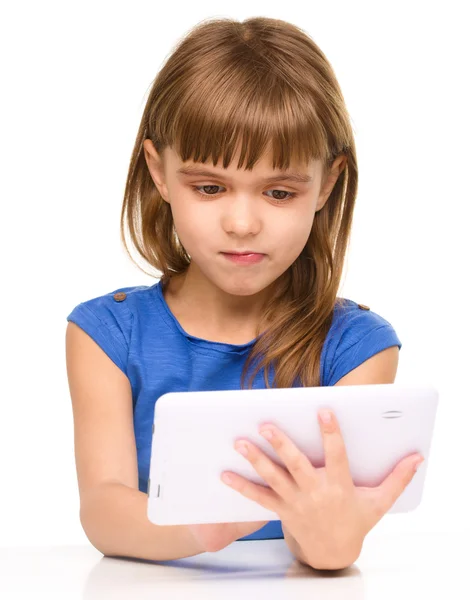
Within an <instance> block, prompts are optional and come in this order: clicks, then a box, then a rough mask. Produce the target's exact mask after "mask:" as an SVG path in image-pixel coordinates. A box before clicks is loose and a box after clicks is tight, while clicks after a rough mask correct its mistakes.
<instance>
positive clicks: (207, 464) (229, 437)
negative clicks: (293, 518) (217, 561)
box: [147, 383, 438, 525]
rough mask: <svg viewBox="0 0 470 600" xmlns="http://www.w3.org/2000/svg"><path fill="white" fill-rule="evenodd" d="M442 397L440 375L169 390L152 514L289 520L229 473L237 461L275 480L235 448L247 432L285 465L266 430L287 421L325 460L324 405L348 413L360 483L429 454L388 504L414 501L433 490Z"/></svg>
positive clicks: (158, 416)
mask: <svg viewBox="0 0 470 600" xmlns="http://www.w3.org/2000/svg"><path fill="white" fill-rule="evenodd" d="M437 404H438V392H437V390H436V389H435V388H434V387H433V386H432V385H417V384H396V383H392V384H374V385H370V384H369V385H351V386H320V387H298V388H272V389H253V390H224V391H207V392H204V391H197V392H169V393H166V394H163V395H162V396H160V398H158V400H157V402H156V404H155V413H154V424H153V437H152V452H151V461H150V477H149V482H148V483H149V485H148V508H147V516H148V518H149V520H150V521H151V522H152V523H155V524H156V525H186V524H190V523H228V522H232V521H273V520H279V515H277V514H276V513H275V512H273V511H270V510H268V509H266V508H264V507H262V506H260V505H259V504H258V503H256V502H254V501H253V500H251V499H249V498H246V497H245V496H243V495H242V494H241V493H240V492H237V491H236V490H234V489H232V488H231V487H229V486H227V485H226V484H225V483H223V482H222V481H221V479H220V475H221V473H222V472H223V471H234V472H235V473H238V474H240V475H241V476H243V477H246V478H247V479H250V480H251V481H253V482H255V483H258V484H263V485H267V483H266V482H265V481H264V480H263V479H262V478H261V477H260V476H259V475H258V473H257V472H256V471H255V470H254V467H252V465H251V464H250V463H249V462H248V460H247V459H245V458H243V457H242V456H241V455H239V454H238V452H237V451H236V450H235V449H234V447H233V445H234V442H235V440H236V439H238V438H240V437H245V438H246V439H248V440H249V441H251V442H253V443H254V444H256V445H257V446H258V447H259V448H261V450H262V451H263V452H265V453H266V454H267V455H268V456H269V457H270V458H271V459H272V460H273V461H274V462H276V463H277V464H279V465H282V466H283V467H285V465H284V463H283V462H282V461H281V459H280V458H279V457H278V456H277V454H276V452H275V451H274V449H273V448H272V446H271V445H270V444H269V442H268V441H266V440H265V439H264V438H263V437H262V436H260V435H259V433H258V427H259V426H260V425H261V424H262V423H267V422H271V423H273V424H275V425H277V426H278V427H279V428H280V429H281V430H282V431H284V432H285V433H286V434H287V435H288V436H289V437H290V438H291V439H292V441H293V442H294V443H295V444H296V445H297V446H298V447H299V449H300V450H301V451H302V452H303V453H304V454H306V455H307V456H308V458H309V459H310V461H311V463H312V464H313V466H315V467H324V466H325V460H324V453H323V441H322V435H321V431H320V426H319V424H318V421H317V413H318V410H319V409H320V408H322V407H326V408H330V409H332V410H333V411H334V413H335V415H336V417H337V419H338V422H339V425H340V428H341V432H342V435H343V439H344V443H345V446H346V451H347V454H348V460H349V466H350V471H351V475H352V478H353V481H354V484H355V485H359V486H368V487H375V486H377V485H380V483H381V482H382V481H383V480H384V479H385V478H386V477H387V475H388V474H389V473H391V471H392V470H393V468H394V467H395V466H396V465H397V463H398V462H399V461H400V460H402V459H403V458H405V457H406V456H409V455H410V454H412V453H415V452H418V453H420V454H421V455H422V456H424V458H425V461H424V463H423V465H422V466H421V468H420V469H418V471H417V473H416V475H415V476H414V478H413V480H412V481H411V483H410V484H409V485H408V486H407V488H406V489H405V490H404V492H403V493H402V494H401V495H400V497H399V498H398V499H397V501H396V502H395V504H394V505H393V507H392V508H391V509H390V510H389V511H388V512H407V511H410V510H413V509H414V508H416V507H417V506H418V504H419V503H420V502H421V498H422V494H423V486H424V480H425V477H426V471H427V468H428V465H429V451H430V446H431V439H432V435H433V428H434V421H435V417H436V411H437Z"/></svg>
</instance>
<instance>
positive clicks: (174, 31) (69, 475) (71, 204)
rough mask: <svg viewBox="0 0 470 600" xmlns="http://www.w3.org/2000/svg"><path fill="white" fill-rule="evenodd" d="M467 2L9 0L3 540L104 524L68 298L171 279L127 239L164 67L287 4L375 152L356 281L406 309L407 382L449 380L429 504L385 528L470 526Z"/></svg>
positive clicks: (362, 201)
mask: <svg viewBox="0 0 470 600" xmlns="http://www.w3.org/2000/svg"><path fill="white" fill-rule="evenodd" d="M464 6H465V3H464V2H463V1H462V2H455V1H454V2H449V1H447V2H445V3H435V2H406V3H405V2H403V1H401V2H396V1H395V2H393V3H385V2H380V3H378V2H358V1H355V2H350V1H344V2H340V1H338V0H336V1H335V2H324V1H322V2H316V1H310V2H307V3H304V2H302V3H300V2H292V1H291V2H288V3H279V4H277V3H273V2H272V1H271V0H270V1H269V2H261V1H258V2H253V1H252V2H249V3H248V2H237V3H235V4H234V5H233V6H229V9H228V10H227V12H223V9H225V5H224V4H221V3H219V2H207V1H205V2H198V3H190V4H185V5H184V7H183V6H182V5H181V4H180V3H172V2H168V3H167V2H165V3H162V2H156V1H154V2H138V1H137V2H136V1H134V2H132V3H131V2H97V1H94V2H90V1H87V2H86V1H83V0H82V1H81V2H44V1H43V2H17V3H11V4H9V5H8V8H7V7H6V4H5V5H4V8H3V9H2V15H1V18H0V22H1V26H0V27H1V32H0V33H1V35H0V50H1V56H2V88H3V91H2V95H1V100H0V101H1V111H0V119H1V121H0V125H1V136H0V145H1V147H0V151H1V171H2V174H1V231H2V235H1V243H2V247H1V257H2V274H3V282H2V293H1V295H0V301H1V303H2V315H3V322H2V342H3V343H2V350H3V359H2V363H1V364H2V402H1V418H0V460H1V484H0V485H1V504H0V509H1V510H0V545H2V546H13V545H28V544H29V545H43V544H65V543H67V544H74V543H88V542H87V539H86V536H85V534H84V532H83V531H82V529H81V526H80V522H79V498H78V489H77V482H76V473H75V463H74V450H73V420H72V408H71V400H70V395H69V389H68V382H67V375H66V367H65V329H66V325H67V322H66V316H67V315H68V314H69V313H70V312H71V310H72V309H73V308H74V306H76V305H77V304H79V303H80V302H82V301H85V300H87V299H90V298H93V297H96V296H99V295H101V294H105V293H108V292H110V291H112V290H114V289H116V288H119V287H125V286H132V285H142V284H143V285H151V284H153V283H155V281H156V280H155V279H153V278H151V277H149V276H147V275H145V274H144V273H143V272H141V271H140V270H139V269H137V267H136V266H135V265H134V264H133V263H132V262H131V261H130V260H129V259H128V257H127V255H126V254H125V251H124V249H123V247H122V246H121V242H120V239H119V216H120V210H121V202H122V197H123V192H124V185H125V180H126V175H127V167H128V163H129V159H130V155H131V151H132V148H133V144H134V140H135V136H136V133H137V128H138V125H139V122H140V118H141V114H142V111H143V107H144V105H145V100H146V95H147V93H148V90H149V88H150V85H151V82H152V80H153V79H154V77H155V75H156V73H157V72H158V70H159V69H160V67H161V65H162V64H163V61H164V60H165V59H166V57H167V56H168V55H169V54H170V52H171V51H172V48H173V46H174V44H175V43H176V42H177V41H178V40H179V39H180V37H181V36H183V35H184V34H185V33H186V32H187V31H188V30H189V29H190V28H191V27H193V26H194V25H195V24H196V23H197V22H199V21H201V20H203V19H206V18H209V17H231V18H236V19H239V20H243V19H245V18H247V17H250V16H270V17H275V18H280V19H284V20H287V21H290V22H292V23H293V24H296V25H298V26H300V27H302V28H303V29H304V30H305V31H306V32H307V33H308V34H309V35H310V36H311V37H312V38H313V39H314V41H315V42H316V43H317V44H318V45H319V46H320V48H321V49H322V50H323V51H324V52H325V53H326V56H327V57H328V59H329V60H330V62H331V64H332V66H333V69H334V71H335V73H336V75H337V77H338V80H339V83H340V85H341V88H342V91H343V94H344V96H345V99H346V104H347V107H348V110H349V112H350V115H351V118H352V122H353V129H354V132H355V135H356V143H357V152H358V162H359V195H358V199H357V208H356V212H355V219H354V228H353V236H352V242H351V251H350V254H349V256H348V261H347V265H346V269H345V272H344V278H343V286H342V288H341V290H340V294H339V295H342V296H346V297H348V298H351V299H354V300H355V301H357V302H359V303H364V304H367V305H368V306H370V307H371V309H372V310H373V311H375V312H377V313H378V314H380V315H382V316H383V317H385V318H386V319H387V320H388V321H390V322H391V323H392V325H393V326H394V327H395V329H396V331H397V333H398V336H399V338H400V339H401V341H402V343H403V347H402V349H401V351H400V364H399V370H398V375H397V379H396V382H397V383H398V382H400V383H401V382H407V381H413V382H414V381H419V382H424V383H432V384H433V385H435V386H436V387H437V388H438V390H439V392H440V405H439V409H438V416H437V421H436V427H435V437H434V439H433V445H432V448H431V457H430V462H429V466H428V477H427V480H426V485H425V493H424V497H423V501H422V504H421V505H420V506H419V508H418V509H416V510H415V511H413V512H411V513H406V514H397V515H387V516H385V517H384V519H383V520H382V521H380V522H379V524H378V525H377V526H376V528H375V529H374V530H373V532H371V534H373V533H374V532H375V531H379V530H382V531H394V532H397V531H410V532H414V531H426V532H430V531H462V529H465V530H466V531H470V516H469V506H470V495H469V492H468V490H469V485H468V478H469V475H470V469H469V458H470V450H469V446H468V437H469V419H470V408H469V406H470V402H469V401H470V398H469V395H470V394H469V391H468V368H469V366H468V365H469V362H470V361H469V359H470V353H469V351H468V340H469V337H470V335H469V334H470V331H469V319H468V297H467V295H466V294H465V293H464V290H466V289H468V287H467V286H468V272H469V269H468V262H469V261H468V258H469V246H468V235H469V233H468V219H469V215H470V211H469V201H470V198H469V192H468V181H467V179H468V177H467V169H468V159H469V152H468V147H469V133H470V131H469V119H468V107H469V106H470V98H469V93H468V88H469V86H468V63H469V60H468V58H469V43H468V33H467V31H466V21H465V18H464V14H463V10H464ZM144 268H147V267H146V265H144ZM147 270H150V267H149V268H148V269H147ZM371 534H369V535H371Z"/></svg>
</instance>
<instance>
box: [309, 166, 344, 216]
mask: <svg viewBox="0 0 470 600" xmlns="http://www.w3.org/2000/svg"><path fill="white" fill-rule="evenodd" d="M347 160H348V158H347V156H345V155H344V154H341V155H340V156H338V157H337V158H336V159H335V161H334V163H333V164H332V165H331V167H330V171H329V173H328V176H327V179H326V181H325V183H324V184H323V187H322V189H321V190H320V193H319V195H318V202H317V208H316V212H318V211H319V210H321V209H322V208H323V206H324V205H325V204H326V201H327V200H328V198H329V197H330V194H331V192H332V190H333V188H334V187H335V183H336V181H337V180H338V177H339V176H340V175H341V172H342V170H343V169H344V167H345V166H346V162H347Z"/></svg>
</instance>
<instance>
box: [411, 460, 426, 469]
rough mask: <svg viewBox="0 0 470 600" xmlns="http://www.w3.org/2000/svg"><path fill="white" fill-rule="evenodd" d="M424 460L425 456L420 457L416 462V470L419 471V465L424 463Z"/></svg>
mask: <svg viewBox="0 0 470 600" xmlns="http://www.w3.org/2000/svg"><path fill="white" fill-rule="evenodd" d="M423 462H424V458H418V459H417V460H416V461H415V462H414V463H413V465H414V469H415V471H417V470H418V469H419V467H420V466H421V465H422V464H423Z"/></svg>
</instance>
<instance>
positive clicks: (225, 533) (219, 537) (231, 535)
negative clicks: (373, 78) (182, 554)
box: [186, 521, 269, 552]
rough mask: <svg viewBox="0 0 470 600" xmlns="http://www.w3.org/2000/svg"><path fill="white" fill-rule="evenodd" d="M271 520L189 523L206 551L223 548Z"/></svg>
mask: <svg viewBox="0 0 470 600" xmlns="http://www.w3.org/2000/svg"><path fill="white" fill-rule="evenodd" d="M267 523H269V521H248V522H240V523H197V524H195V525H187V526H186V527H188V529H189V530H190V531H191V533H192V534H193V537H194V538H195V540H196V541H197V542H199V544H200V545H201V546H202V547H203V548H204V550H205V552H217V551H218V550H222V549H223V548H225V547H226V546H228V545H229V544H231V543H232V542H235V541H236V540H238V539H239V538H242V537H245V536H246V535H249V534H250V533H254V532H255V531H258V529H261V527H264V526H265V525H266V524H267Z"/></svg>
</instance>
